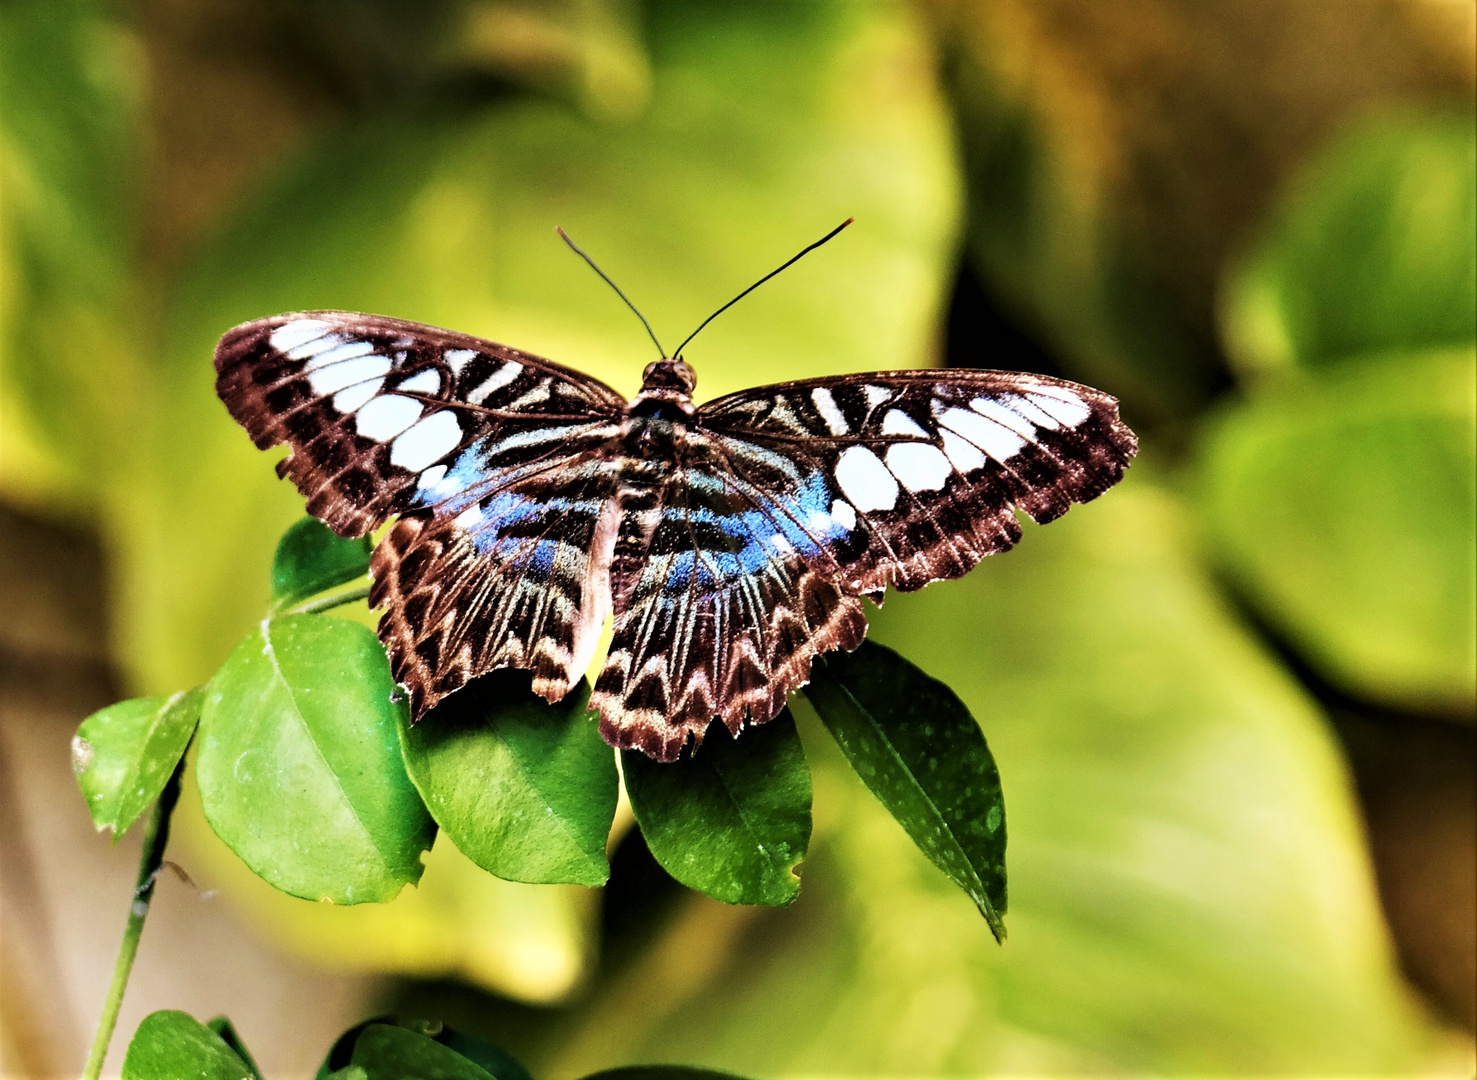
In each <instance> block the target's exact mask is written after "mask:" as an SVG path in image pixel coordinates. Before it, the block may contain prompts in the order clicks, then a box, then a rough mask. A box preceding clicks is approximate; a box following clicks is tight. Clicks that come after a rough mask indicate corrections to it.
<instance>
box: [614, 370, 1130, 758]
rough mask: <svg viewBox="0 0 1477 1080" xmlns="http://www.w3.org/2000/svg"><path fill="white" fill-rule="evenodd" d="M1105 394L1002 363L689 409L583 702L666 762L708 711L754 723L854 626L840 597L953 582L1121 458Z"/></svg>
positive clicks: (624, 554) (848, 601) (849, 636)
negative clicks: (607, 646) (682, 440)
mask: <svg viewBox="0 0 1477 1080" xmlns="http://www.w3.org/2000/svg"><path fill="white" fill-rule="evenodd" d="M1135 450H1136V442H1135V439H1134V436H1133V433H1132V432H1131V431H1129V430H1128V428H1127V427H1125V426H1124V425H1123V424H1122V423H1121V422H1120V421H1119V419H1118V408H1117V402H1116V401H1114V400H1113V399H1112V398H1111V397H1109V396H1108V395H1106V394H1102V393H1099V392H1098V391H1096V390H1091V389H1089V388H1088V387H1085V386H1077V385H1075V384H1072V383H1066V382H1062V381H1060V380H1055V379H1047V378H1041V377H1037V376H1031V375H1020V374H1013V373H1004V372H982V371H938V372H932V371H918V372H891V373H879V374H875V375H865V376H853V377H843V378H833V379H819V380H814V381H808V382H798V383H788V384H784V385H782V386H769V387H759V388H757V389H754V390H747V391H744V392H742V393H739V394H733V395H730V396H728V397H725V398H721V399H719V400H717V401H714V402H712V403H710V404H708V405H705V406H703V407H702V408H701V409H700V410H699V411H698V415H697V421H696V424H695V426H694V427H693V428H692V429H691V430H690V431H689V432H688V434H687V441H686V444H685V447H684V451H683V453H682V454H681V455H680V456H679V462H678V467H677V468H676V469H675V470H673V471H672V472H671V473H670V474H669V475H668V476H667V477H666V478H665V480H664V482H663V483H662V484H661V485H660V486H659V487H657V488H656V489H654V491H653V493H652V496H651V499H650V504H651V505H650V510H649V511H648V524H647V528H646V529H645V530H644V531H641V530H638V533H639V536H640V542H639V543H638V544H635V545H631V546H632V550H629V551H623V548H624V547H626V546H627V536H626V534H624V533H623V534H622V537H621V544H620V546H618V547H617V549H616V553H615V559H614V563H613V570H612V575H613V577H612V582H613V588H614V594H615V607H616V624H615V635H614V638H613V640H612V642H611V651H610V656H609V658H608V659H607V661H606V665H605V668H604V670H603V671H602V672H601V674H600V678H599V680H598V681H597V683H596V687H595V695H594V696H593V697H592V699H591V703H592V704H593V705H595V706H597V707H598V708H599V709H600V712H601V730H602V732H603V733H604V734H605V737H606V738H607V739H608V740H610V741H611V742H613V743H615V744H616V745H618V746H626V747H639V748H640V749H642V750H644V751H645V752H646V753H648V754H650V755H651V756H653V757H657V758H660V759H663V760H670V759H671V758H673V757H675V756H676V755H677V754H678V753H679V752H680V750H681V748H682V746H683V745H684V743H685V742H686V741H687V739H688V738H689V737H692V738H695V739H700V738H701V737H702V735H703V732H704V730H705V729H706V728H707V726H708V724H709V722H710V721H711V720H712V719H713V718H714V717H718V718H720V719H721V720H723V722H724V723H725V724H726V725H727V726H728V728H729V729H730V730H731V731H734V732H737V731H738V729H739V728H740V727H741V726H742V725H743V724H744V723H745V722H746V721H748V722H751V723H763V722H764V721H766V720H769V719H771V718H772V717H773V716H774V715H775V714H776V713H777V712H778V711H779V710H780V708H781V707H782V706H783V705H784V702H785V698H786V696H787V695H788V694H789V692H790V691H792V690H794V689H796V688H797V687H799V686H802V685H804V683H805V682H806V681H807V680H808V679H809V677H810V666H811V661H812V660H813V659H814V657H815V656H817V655H819V654H820V653H823V652H825V651H827V650H829V649H833V648H844V649H854V648H855V647H856V646H857V645H859V644H860V643H861V641H862V638H863V637H864V636H865V634H866V619H865V616H864V614H863V612H862V607H861V602H860V600H858V599H857V598H858V597H859V596H861V595H870V596H871V597H872V598H874V599H876V600H878V601H879V602H880V600H881V598H882V593H883V590H884V589H885V588H886V586H888V585H893V586H895V587H897V588H899V589H904V590H910V589H918V588H921V587H923V586H924V585H926V584H928V583H929V582H930V581H936V580H938V579H940V578H952V577H959V576H961V575H963V574H964V573H965V572H967V571H968V570H969V569H970V568H971V567H973V566H974V565H975V564H977V563H978V562H979V561H980V559H982V558H984V557H985V556H986V555H989V554H991V553H993V552H996V551H1003V550H1005V549H1006V548H1009V547H1010V546H1011V545H1012V544H1014V543H1015V542H1016V540H1018V539H1019V538H1020V535H1021V529H1020V524H1019V523H1018V522H1017V521H1016V518H1015V514H1014V511H1015V510H1016V509H1020V510H1023V511H1025V512H1026V513H1027V514H1029V515H1030V516H1031V517H1032V518H1034V519H1035V520H1037V521H1049V520H1051V519H1052V518H1055V517H1057V516H1059V515H1060V514H1062V513H1063V512H1065V511H1066V509H1067V508H1068V507H1069V506H1071V505H1072V503H1074V502H1085V501H1087V500H1088V499H1091V498H1094V497H1095V496H1097V495H1099V494H1101V493H1102V492H1103V491H1106V490H1107V489H1108V488H1109V487H1110V486H1112V485H1113V484H1114V483H1115V482H1117V480H1118V479H1119V478H1120V477H1121V476H1122V475H1123V470H1124V468H1125V466H1126V465H1127V464H1128V462H1129V460H1130V459H1131V458H1132V457H1133V455H1134V452H1135Z"/></svg>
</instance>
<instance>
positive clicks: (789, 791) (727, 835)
mask: <svg viewBox="0 0 1477 1080" xmlns="http://www.w3.org/2000/svg"><path fill="white" fill-rule="evenodd" d="M621 769H622V772H623V774H624V777H625V782H626V793H627V794H628V795H629V796H630V798H631V809H632V811H633V812H634V813H635V815H636V821H637V822H638V823H639V824H640V826H641V834H642V836H644V837H645V838H646V845H647V847H649V848H650V849H651V853H652V855H653V856H655V858H656V861H657V862H659V863H661V865H662V866H663V868H665V869H666V871H667V873H669V874H671V875H672V876H673V877H674V878H676V879H677V880H678V881H680V882H682V883H683V884H684V885H686V886H688V887H689V888H693V889H696V890H697V891H698V892H701V893H706V894H707V895H708V896H711V897H713V898H714V899H715V900H722V901H724V902H725V903H729V904H771V905H774V904H788V903H790V901H792V900H794V899H795V897H796V895H797V894H798V893H799V891H800V879H799V878H798V877H797V876H796V875H795V867H796V866H797V865H799V863H800V860H801V859H803V858H805V851H806V847H807V846H808V845H809V843H810V768H809V766H808V765H806V763H805V751H804V750H802V749H801V746H800V736H799V734H798V733H797V732H796V731H795V721H794V718H793V717H792V716H791V715H790V713H789V711H788V710H786V711H784V712H781V713H780V715H779V716H777V717H775V718H774V719H773V720H771V721H770V722H769V723H767V724H762V725H759V726H757V727H751V728H748V729H746V730H745V731H744V732H743V733H742V734H741V735H740V736H739V737H738V738H737V739H733V738H730V737H729V735H728V733H727V731H725V730H724V729H723V728H722V727H721V726H715V727H713V728H711V729H710V730H709V733H708V737H707V738H705V739H704V740H703V744H702V746H701V747H699V748H698V750H697V752H696V753H695V754H693V753H690V752H689V753H686V754H684V756H682V757H681V758H679V759H678V760H676V761H674V762H671V763H669V764H662V763H661V762H657V761H653V760H651V759H650V758H648V757H646V756H645V755H644V754H642V753H640V752H639V751H634V750H626V751H622V753H621Z"/></svg>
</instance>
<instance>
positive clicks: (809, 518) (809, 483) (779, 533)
mask: <svg viewBox="0 0 1477 1080" xmlns="http://www.w3.org/2000/svg"><path fill="white" fill-rule="evenodd" d="M832 501H833V496H832V493H831V489H830V486H829V485H828V484H827V483H826V480H825V477H824V476H822V475H821V474H820V473H819V472H815V473H812V474H811V475H810V478H809V479H808V480H806V482H805V483H804V484H803V485H801V487H800V488H799V489H798V490H796V491H794V492H792V493H788V494H785V495H780V496H769V502H770V504H771V507H770V508H766V509H765V510H758V509H754V508H752V507H751V508H749V509H747V510H743V511H740V512H738V513H732V514H722V513H719V512H717V511H715V510H713V509H711V508H709V507H693V508H692V509H690V510H686V511H684V512H683V513H684V516H685V517H686V518H687V520H688V521H690V522H693V523H694V524H706V525H712V526H714V527H715V528H717V529H719V530H721V531H722V532H723V533H724V534H725V535H727V536H730V537H732V538H733V539H734V540H736V541H739V542H740V543H741V544H742V546H741V547H739V549H738V550H737V551H713V550H706V551H703V550H698V551H679V552H677V553H676V554H674V555H673V556H672V557H671V559H670V561H669V562H667V564H666V570H667V580H666V581H665V582H664V587H665V590H666V592H668V593H676V592H682V591H685V590H687V589H690V588H692V587H694V586H696V587H697V588H699V589H710V588H715V587H717V586H720V585H723V584H726V583H727V582H731V581H734V580H736V579H738V578H741V577H745V576H752V575H755V574H758V573H760V572H761V571H762V570H763V569H764V568H765V567H766V566H769V565H771V564H780V565H783V564H784V563H785V562H787V561H788V560H789V558H790V557H791V556H792V555H794V554H798V555H800V556H801V557H803V558H813V557H815V556H817V555H820V554H821V552H822V551H823V550H824V545H825V544H826V543H827V542H830V541H836V540H841V539H844V538H845V537H846V536H848V535H849V534H850V530H849V529H847V528H846V526H844V525H842V524H841V522H839V521H837V520H836V519H835V518H834V517H832V516H831V509H830V508H831V504H832Z"/></svg>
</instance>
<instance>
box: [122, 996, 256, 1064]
mask: <svg viewBox="0 0 1477 1080" xmlns="http://www.w3.org/2000/svg"><path fill="white" fill-rule="evenodd" d="M165 1077H170V1078H173V1077H189V1078H190V1080H253V1073H252V1069H251V1068H250V1067H249V1066H248V1065H247V1064H246V1063H245V1062H244V1061H242V1060H241V1059H240V1058H239V1057H237V1056H236V1054H235V1053H234V1052H233V1051H232V1050H231V1048H230V1047H229V1046H228V1045H227V1044H226V1043H225V1041H224V1040H223V1039H222V1038H221V1037H220V1036H219V1035H217V1034H216V1033H215V1032H214V1031H211V1030H210V1028H208V1027H206V1026H205V1025H204V1024H202V1023H200V1021H198V1020H196V1019H195V1018H194V1017H193V1016H191V1015H190V1014H189V1013H183V1012H175V1011H173V1010H166V1011H161V1012H155V1013H150V1014H149V1015H148V1016H146V1017H144V1020H143V1023H141V1024H139V1026H138V1030H137V1031H136V1032H134V1035H133V1039H132V1040H131V1041H130V1042H129V1044H128V1053H127V1055H126V1056H125V1057H124V1059H123V1080H163V1078H165Z"/></svg>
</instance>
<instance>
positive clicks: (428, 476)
mask: <svg viewBox="0 0 1477 1080" xmlns="http://www.w3.org/2000/svg"><path fill="white" fill-rule="evenodd" d="M445 475H446V466H445V465H432V466H431V467H430V468H429V469H427V470H426V471H425V472H423V473H421V478H420V479H419V480H417V481H416V484H415V486H416V487H418V488H423V489H430V488H433V487H435V486H436V485H437V484H439V483H441V478H442V477H443V476H445Z"/></svg>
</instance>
